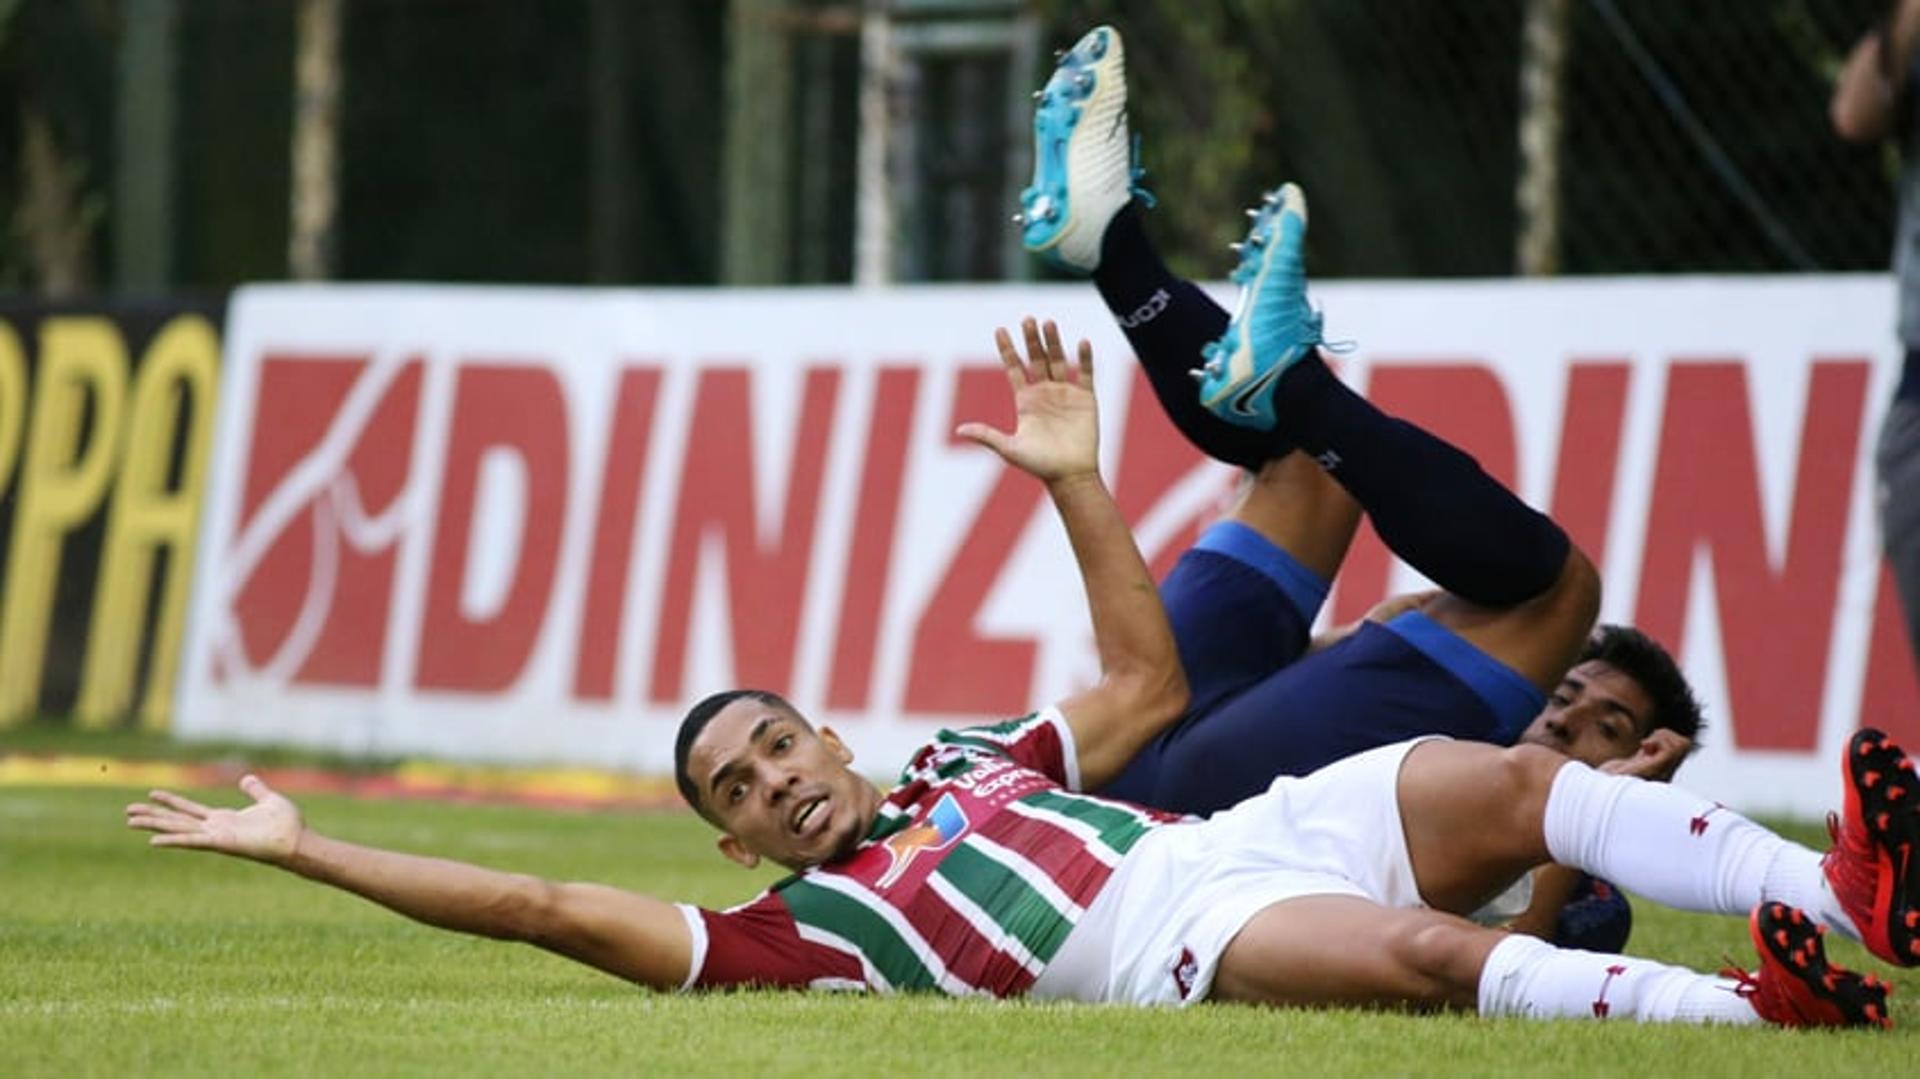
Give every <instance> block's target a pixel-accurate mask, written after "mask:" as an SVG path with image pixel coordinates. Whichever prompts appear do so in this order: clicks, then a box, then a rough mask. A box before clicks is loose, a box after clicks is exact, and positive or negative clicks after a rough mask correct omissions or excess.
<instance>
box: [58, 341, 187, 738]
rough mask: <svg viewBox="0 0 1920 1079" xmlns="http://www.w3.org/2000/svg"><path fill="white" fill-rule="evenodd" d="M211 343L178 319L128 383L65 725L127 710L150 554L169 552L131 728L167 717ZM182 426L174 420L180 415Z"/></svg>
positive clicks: (183, 610) (92, 722)
mask: <svg viewBox="0 0 1920 1079" xmlns="http://www.w3.org/2000/svg"><path fill="white" fill-rule="evenodd" d="M219 354H220V342H219V338H218V337H217V336H216V334H215V333H214V329H213V327H212V326H211V325H210V324H209V323H208V322H207V320H206V319H205V318H202V317H201V316H199V315H181V316H179V317H177V318H175V319H174V320H173V321H172V322H170V323H168V324H167V325H166V327H165V328H164V329H162V330H161V331H160V333H159V334H157V335H155V337H154V339H153V343H152V344H151V345H149V346H147V353H146V356H145V357H144V358H143V359H142V360H141V362H140V369H139V375H138V376H137V377H136V378H135V380H134V388H133V408H132V413H131V415H130V416H129V417H128V426H127V437H126V442H125V443H124V449H123V452H122V454H121V458H122V461H121V466H120V478H119V480H118V482H117V483H116V484H115V485H114V488H113V501H112V504H111V506H110V508H109V510H108V516H107V541H106V544H105V545H104V546H103V547H102V548H101V551H100V576H99V580H98V582H97V583H96V584H95V586H94V592H93V617H92V619H91V620H90V621H89V623H88V633H87V660H86V666H85V667H84V668H83V673H82V675H81V679H80V698H79V700H78V702H76V704H75V707H74V715H75V720H76V721H77V722H78V723H79V724H80V725H81V726H83V727H102V726H107V725H109V724H111V723H112V722H114V721H115V720H117V719H118V718H119V717H121V716H122V715H125V714H126V712H127V710H128V707H129V705H131V704H132V698H133V690H134V679H135V676H136V675H137V674H138V673H139V659H140V641H141V636H142V634H141V631H142V629H144V628H145V625H146V621H147V619H146V614H147V597H148V596H149V595H151V594H152V591H153V574H154V570H155V568H156V566H157V564H158V562H159V555H160V551H161V550H162V549H163V548H165V549H168V550H169V551H170V557H169V558H168V559H167V577H166V582H165V583H164V585H163V586H162V590H161V594H160V614H159V617H158V618H156V619H155V620H154V628H153V634H154V636H153V657H152V659H151V661H150V662H149V663H148V665H147V667H148V672H149V673H148V676H147V688H146V692H145V694H144V695H143V696H142V699H141V702H140V722H141V725H142V726H145V727H149V728H155V729H158V728H163V727H165V726H166V725H167V719H168V717H169V715H170V714H171V711H172V704H173V679H174V673H175V668H176V667H177V666H178V665H179V660H180V634H181V631H182V627H183V625H184V624H185V621H186V616H187V590H188V586H189V584H190V583H191V582H192V579H193V547H194V534H195V530H196V528H197V526H198V523H199V510H200V494H201V490H202V488H203V487H204V486H205V482H206V467H207V449H208V446H209V444H210V443H211V441H212V434H213V406H214V395H215V393H216V389H215V386H216V382H215V373H216V369H217V364H218V360H219ZM189 406H191V410H190V413H189V415H188V417H187V420H188V422H187V423H186V424H185V425H183V424H182V422H181V413H182V412H183V411H186V410H188V408H189ZM176 431H179V432H180V433H181V437H182V438H183V439H184V440H185V445H184V446H183V447H182V451H183V454H184V459H183V460H182V462H181V473H180V484H179V488H178V489H177V490H172V491H170V490H168V489H167V472H168V465H169V464H170V463H171V461H172V458H173V448H174V446H173V440H174V432H176Z"/></svg>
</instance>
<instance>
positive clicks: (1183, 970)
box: [1172, 948, 1200, 1000]
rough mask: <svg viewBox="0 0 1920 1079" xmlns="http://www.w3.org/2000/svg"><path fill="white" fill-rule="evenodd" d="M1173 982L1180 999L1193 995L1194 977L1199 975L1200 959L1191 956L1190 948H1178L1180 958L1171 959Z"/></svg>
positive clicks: (1191, 950)
mask: <svg viewBox="0 0 1920 1079" xmlns="http://www.w3.org/2000/svg"><path fill="white" fill-rule="evenodd" d="M1172 973H1173V984H1174V986H1175V988H1177V989H1179V990H1180V999H1181V1000H1185V999H1187V998H1188V997H1190V996H1192V995H1193V982H1194V979H1196V978H1198V977H1199V976H1200V961H1199V960H1198V959H1195V958H1194V957H1193V949H1192V948H1182V949H1180V958H1178V959H1176V960H1174V961H1173V971H1172Z"/></svg>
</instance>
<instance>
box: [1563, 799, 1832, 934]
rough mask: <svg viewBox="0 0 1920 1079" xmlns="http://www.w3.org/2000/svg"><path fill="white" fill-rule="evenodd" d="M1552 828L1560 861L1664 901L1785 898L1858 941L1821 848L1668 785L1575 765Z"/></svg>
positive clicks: (1735, 904)
mask: <svg viewBox="0 0 1920 1079" xmlns="http://www.w3.org/2000/svg"><path fill="white" fill-rule="evenodd" d="M1545 831H1546V839H1547V850H1548V851H1549V852H1550V853H1552V855H1553V860H1554V861H1556V862H1559V863H1560V864H1562V865H1570V866H1573V867H1574V868H1576V869H1583V870H1585V871H1587V872H1589V873H1592V874H1594V875H1595V876H1599V877H1604V878H1605V879H1607V880H1608V881H1611V882H1612V883H1614V884H1616V885H1619V886H1620V887H1622V888H1625V889H1627V890H1628V891H1631V892H1638V893H1640V894H1641V895H1644V896H1646V897H1647V898H1649V899H1652V900H1654V901H1655V902H1658V903H1663V904H1665V905H1667V906H1670V907H1678V908H1680V909H1682V910H1697V911H1708V912H1711V913H1715V914H1746V913H1748V912H1750V911H1751V910H1752V909H1753V908H1754V907H1755V906H1756V905H1758V904H1759V902H1760V901H1761V900H1762V899H1777V900H1779V901H1781V902H1783V903H1788V904H1791V905H1793V906H1796V907H1799V908H1801V909H1803V910H1805V911H1806V912H1807V913H1809V914H1811V915H1813V916H1814V917H1815V918H1816V919H1818V920H1819V921H1821V922H1823V923H1825V924H1827V925H1830V926H1833V927H1834V928H1836V929H1839V930H1841V931H1842V932H1845V933H1846V934H1848V935H1849V936H1854V937H1855V938H1856V939H1857V938H1858V934H1857V932H1856V931H1855V929H1854V927H1853V923H1852V921H1851V920H1849V919H1848V918H1847V916H1846V914H1845V913H1843V912H1842V911H1841V910H1840V906H1839V903H1838V902H1837V901H1836V900H1835V898H1834V896H1833V892H1832V891H1831V890H1830V889H1829V888H1828V887H1827V881H1826V875H1825V874H1824V873H1822V872H1821V870H1820V856H1819V855H1818V854H1815V853H1814V852H1812V851H1810V850H1808V849H1807V848H1805V847H1802V846H1800V845H1799V844H1797V843H1790V842H1788V841H1787V840H1785V839H1782V838H1780V837H1779V836H1777V835H1775V834H1773V833H1772V832H1769V831H1767V830H1766V829H1765V828H1762V827H1760V826H1759V825H1757V824H1755V823H1753V822H1752V821H1750V820H1748V819H1747V818H1745V817H1743V816H1741V815H1740V814H1738V813H1735V812H1734V811H1733V810H1731V809H1728V808H1727V807H1725V806H1723V805H1721V804H1720V803H1718V802H1715V801H1711V800H1709V799H1706V798H1702V797H1700V796H1699V795H1697V794H1689V793H1687V792H1686V791H1684V790H1680V789H1678V788H1676V787H1673V786H1670V785H1668V784H1665V783H1648V782H1645V781H1643V780H1639V779H1629V778H1626V777H1623V776H1612V775H1606V774H1604V773H1601V772H1596V771H1594V770H1593V769H1592V768H1589V767H1587V766H1586V765H1584V764H1580V763H1577V762H1568V763H1567V764H1566V765H1565V766H1564V767H1562V768H1561V769H1560V771H1559V772H1558V773H1556V774H1555V775H1554V777H1553V787H1552V789H1551V790H1550V791H1549V792H1548V794H1547V813H1546V821H1545Z"/></svg>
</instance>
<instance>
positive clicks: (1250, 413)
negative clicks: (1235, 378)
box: [1227, 364, 1280, 417]
mask: <svg viewBox="0 0 1920 1079" xmlns="http://www.w3.org/2000/svg"><path fill="white" fill-rule="evenodd" d="M1279 377H1280V365H1279V364H1275V365H1273V366H1272V367H1269V368H1267V369H1266V371H1264V372H1262V373H1261V375H1260V377H1259V378H1256V379H1254V380H1253V381H1252V382H1249V383H1247V384H1246V385H1245V386H1242V387H1240V389H1239V391H1238V392H1237V393H1235V394H1234V395H1233V399H1232V400H1231V401H1228V402H1227V409H1228V410H1229V411H1231V412H1232V413H1233V414H1234V415H1236V416H1247V417H1255V416H1258V415H1259V414H1260V413H1259V412H1258V411H1257V410H1255V409H1254V408H1252V407H1250V406H1251V404H1252V402H1253V399H1254V398H1255V397H1258V396H1259V395H1260V392H1261V391H1262V390H1265V389H1266V388H1267V387H1268V386H1271V385H1273V383H1274V380H1276V379H1278V378H1279Z"/></svg>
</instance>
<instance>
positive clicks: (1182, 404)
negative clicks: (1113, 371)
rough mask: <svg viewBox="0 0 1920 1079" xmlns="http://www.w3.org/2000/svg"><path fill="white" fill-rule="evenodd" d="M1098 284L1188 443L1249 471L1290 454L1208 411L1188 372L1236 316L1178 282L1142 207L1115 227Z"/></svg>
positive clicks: (1107, 238) (1103, 247)
mask: <svg viewBox="0 0 1920 1079" xmlns="http://www.w3.org/2000/svg"><path fill="white" fill-rule="evenodd" d="M1093 284H1094V287H1095V288H1098V289H1099V290H1100V298H1101V299H1103V300H1105V301H1106V303H1107V310H1109V311H1111V312H1113V315H1114V318H1115V319H1117V320H1118V321H1119V323H1120V328H1121V329H1122V330H1123V331H1125V332H1126V335H1127V341H1128V342H1130V343H1131V344H1132V345H1133V352H1134V355H1136V356H1138V357H1139V358H1140V365H1141V366H1142V367H1144V368H1145V369H1146V372H1147V381H1148V382H1149V383H1150V384H1152V386H1153V393H1154V396H1156V397H1158V398H1159V399H1160V407H1161V408H1163V409H1165V410H1166V413H1167V417H1168V418H1169V419H1171V420H1172V421H1173V425H1174V427H1176V428H1178V429H1179V431H1180V433H1181V434H1182V435H1185V436H1186V439H1187V441H1188V442H1191V443H1193V444H1194V446H1196V447H1198V448H1199V450H1200V452H1201V453H1204V454H1206V455H1207V456H1208V457H1211V458H1213V459H1215V460H1217V461H1225V462H1227V463H1228V464H1231V465H1239V466H1240V467H1242V468H1247V469H1258V468H1259V467H1260V466H1261V465H1262V464H1265V463H1266V462H1267V460H1268V459H1269V458H1273V457H1278V456H1284V455H1285V454H1286V452H1287V449H1289V448H1290V447H1286V446H1284V445H1283V444H1282V443H1283V440H1282V439H1279V438H1277V437H1276V436H1275V435H1273V434H1271V433H1269V432H1264V431H1253V430H1249V429H1247V428H1244V427H1236V426H1234V425H1233V424H1231V423H1228V422H1226V421H1225V420H1223V419H1220V418H1219V417H1218V416H1215V415H1214V414H1213V413H1211V412H1208V411H1207V410H1206V409H1205V408H1202V407H1201V405H1200V393H1199V390H1198V389H1197V388H1196V386H1195V384H1194V381H1193V378H1192V377H1191V376H1190V375H1188V374H1187V372H1188V371H1189V370H1191V369H1193V368H1195V367H1198V366H1200V363H1201V359H1200V349H1201V348H1202V347H1203V346H1204V345H1206V344H1207V343H1208V342H1210V341H1212V340H1214V339H1215V338H1217V337H1219V336H1220V335H1221V334H1223V333H1225V332H1227V321H1228V317H1229V316H1228V314H1227V312H1226V311H1225V310H1224V309H1223V308H1221V306H1220V305H1219V304H1217V303H1214V302H1213V299H1212V298H1211V297H1209V296H1208V295H1207V294H1206V293H1205V292H1202V291H1201V290H1200V288H1199V286H1197V285H1195V284H1194V283H1193V282H1191V281H1186V280H1183V279H1181V278H1178V277H1175V276H1174V275H1173V272H1172V271H1171V270H1169V269H1167V265H1166V263H1164V262H1162V261H1160V253H1159V252H1158V251H1155V250H1154V248H1153V245H1152V244H1151V243H1149V242H1148V240H1147V234H1146V230H1145V229H1144V228H1143V227H1141V221H1140V207H1139V205H1138V204H1137V203H1129V204H1128V205H1127V206H1125V207H1123V208H1122V209H1121V210H1120V212H1119V213H1118V214H1116V215H1114V218H1113V220H1112V221H1111V222H1109V223H1108V225H1107V231H1106V235H1104V236H1102V237H1101V240H1100V268H1099V269H1097V270H1095V271H1094V273H1093Z"/></svg>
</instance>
